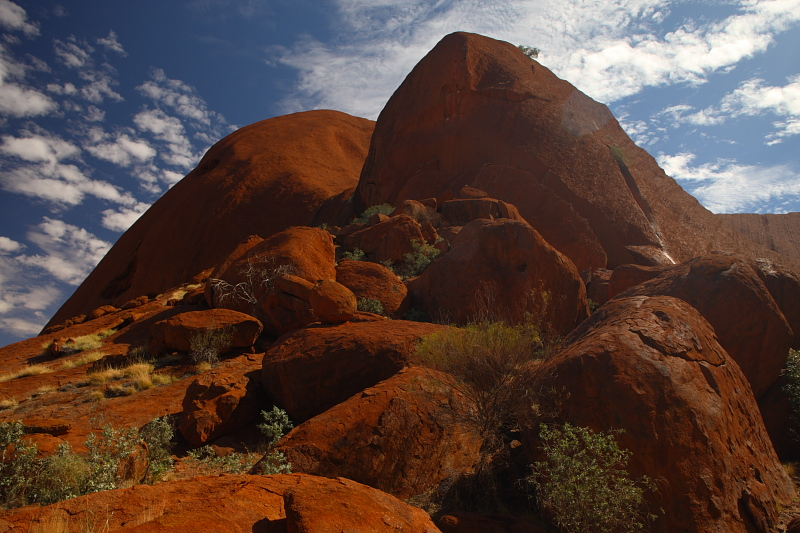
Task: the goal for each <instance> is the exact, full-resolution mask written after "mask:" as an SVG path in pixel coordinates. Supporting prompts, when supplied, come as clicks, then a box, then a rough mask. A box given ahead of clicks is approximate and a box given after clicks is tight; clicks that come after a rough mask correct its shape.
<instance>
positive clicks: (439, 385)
mask: <svg viewBox="0 0 800 533" xmlns="http://www.w3.org/2000/svg"><path fill="white" fill-rule="evenodd" d="M445 382H446V378H444V377H443V376H442V375H441V374H440V373H437V372H435V371H433V370H429V369H426V368H421V367H410V368H407V369H405V370H403V371H401V372H400V373H399V374H397V375H395V376H394V377H391V378H389V379H387V380H386V381H382V382H381V383H378V384H377V385H375V386H374V387H370V388H368V389H366V390H364V391H363V392H361V393H360V394H356V395H354V396H353V397H351V398H350V399H348V400H347V401H345V402H343V403H340V404H339V405H337V406H335V407H333V408H331V409H328V410H327V411H325V412H324V413H322V414H320V415H317V416H315V417H314V418H312V419H311V420H308V421H307V422H305V423H303V424H301V425H299V426H297V427H296V428H295V429H293V430H292V431H291V432H289V434H288V435H287V436H286V437H284V438H283V439H282V440H281V441H280V443H279V446H278V449H280V450H281V451H283V452H284V453H285V454H286V456H287V458H288V460H289V462H290V463H291V464H292V466H293V468H294V469H295V470H296V471H299V472H305V473H313V474H315V475H321V476H325V477H338V476H343V477H347V478H350V479H353V480H355V481H358V482H360V483H364V484H366V485H369V486H371V487H375V488H378V489H380V490H383V491H385V492H388V493H390V494H393V495H395V496H397V497H398V498H408V497H410V496H413V495H416V494H420V493H422V492H425V491H426V490H428V489H431V488H433V487H435V486H436V485H437V484H438V483H439V482H441V481H442V480H443V479H445V478H446V477H449V476H457V475H459V474H462V473H465V472H467V471H469V470H470V469H471V467H472V465H474V464H475V462H476V461H477V459H478V451H479V450H480V445H481V442H480V439H479V438H477V437H476V436H475V435H474V434H472V433H470V432H469V430H468V429H466V428H465V427H464V426H463V425H462V424H460V423H459V421H458V416H457V413H458V412H459V411H461V410H463V409H464V408H465V407H464V405H463V400H461V399H460V397H459V396H457V395H455V394H453V392H452V391H450V390H449V389H448V388H447V387H446V386H445V385H444V383H445Z"/></svg>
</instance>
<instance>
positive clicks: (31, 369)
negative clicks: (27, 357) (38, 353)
mask: <svg viewBox="0 0 800 533" xmlns="http://www.w3.org/2000/svg"><path fill="white" fill-rule="evenodd" d="M52 371H53V369H52V368H50V367H49V366H47V365H41V364H39V365H28V366H26V367H24V368H21V369H19V370H17V371H15V372H8V373H6V374H2V375H0V382H3V381H10V380H12V379H17V378H24V377H27V376H38V375H40V374H47V373H48V372H52Z"/></svg>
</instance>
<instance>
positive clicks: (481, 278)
mask: <svg viewBox="0 0 800 533" xmlns="http://www.w3.org/2000/svg"><path fill="white" fill-rule="evenodd" d="M452 246H453V247H452V249H451V250H450V251H449V252H448V253H446V254H445V255H443V256H442V257H440V258H439V259H437V260H436V261H434V262H433V263H431V264H430V266H428V268H427V269H426V270H425V271H424V272H423V273H422V275H420V276H419V277H418V278H416V279H414V280H411V281H410V282H409V283H408V287H409V292H410V293H411V297H412V303H411V305H412V306H413V307H414V308H416V309H422V310H424V311H427V312H428V313H429V314H431V316H433V317H434V318H439V317H441V318H444V319H446V320H452V321H454V322H455V323H461V324H464V323H467V322H470V321H473V320H476V319H483V318H491V319H503V320H507V321H510V322H521V321H523V320H525V319H526V314H528V315H529V316H530V317H532V318H533V319H534V320H537V321H540V322H541V323H543V324H544V323H546V324H548V325H549V326H550V327H551V328H552V329H553V332H554V333H556V334H559V335H563V334H566V333H568V332H570V331H571V330H572V329H573V328H574V327H575V326H576V325H577V324H578V323H580V322H581V321H582V320H583V319H584V318H586V317H587V316H588V308H587V302H586V289H585V287H584V285H583V281H582V280H581V278H580V275H579V273H578V271H577V269H576V268H575V265H573V264H572V262H571V261H570V260H569V259H567V258H566V257H565V256H564V255H562V254H561V253H560V252H558V251H557V250H555V249H554V248H553V247H552V246H550V245H549V244H547V243H546V242H545V240H544V239H543V238H542V237H541V235H539V233H538V232H537V231H536V230H534V229H533V228H531V227H530V226H529V225H528V224H527V223H525V222H520V221H516V220H508V219H500V220H486V219H480V220H474V221H472V222H470V223H469V224H467V225H466V226H464V227H463V228H462V230H461V231H460V232H459V233H458V235H457V236H456V237H455V238H454V240H453V243H452ZM437 315H438V316H437Z"/></svg>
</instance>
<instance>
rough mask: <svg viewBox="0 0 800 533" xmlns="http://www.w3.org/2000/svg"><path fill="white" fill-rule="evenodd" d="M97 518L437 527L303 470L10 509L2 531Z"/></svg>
mask: <svg viewBox="0 0 800 533" xmlns="http://www.w3.org/2000/svg"><path fill="white" fill-rule="evenodd" d="M99 521H102V527H103V531H107V532H109V533H111V532H117V531H119V532H130V533H184V532H186V531H195V530H197V529H198V527H200V528H201V529H203V530H205V531H215V532H226V533H252V532H253V531H258V532H265V533H272V532H276V533H277V532H283V531H288V532H307V533H313V532H327V531H395V530H397V531H400V530H402V531H403V532H404V533H405V532H408V533H434V532H436V531H437V529H436V527H435V526H434V525H433V523H432V522H431V520H430V518H429V517H428V515H427V514H426V513H425V512H424V511H422V510H420V509H416V508H414V507H411V506H410V505H407V504H405V503H403V502H401V501H400V500H398V499H396V498H393V497H391V496H389V495H388V494H384V493H382V492H380V491H378V490H375V489H372V488H370V487H366V486H364V485H360V484H359V483H355V482H353V481H350V480H347V479H337V480H332V479H325V478H316V477H313V476H306V475H302V474H287V475H278V476H249V475H238V476H232V475H223V476H207V477H204V476H200V477H195V478H191V479H185V480H180V481H171V482H166V483H159V484H157V485H141V486H135V487H131V488H129V489H118V490H112V491H106V492H97V493H94V494H90V495H88V496H82V497H80V498H73V499H71V500H66V501H63V502H60V503H56V504H53V505H49V506H47V507H26V508H23V509H19V510H17V511H12V512H9V513H7V514H5V515H4V516H2V517H0V531H3V532H4V533H23V532H27V531H45V530H47V531H78V530H80V528H83V527H86V524H97V523H99ZM331 528H337V529H331Z"/></svg>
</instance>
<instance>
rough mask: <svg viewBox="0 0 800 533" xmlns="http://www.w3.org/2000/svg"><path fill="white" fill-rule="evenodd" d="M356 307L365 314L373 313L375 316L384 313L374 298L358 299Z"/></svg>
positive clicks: (380, 304) (381, 306) (381, 305)
mask: <svg viewBox="0 0 800 533" xmlns="http://www.w3.org/2000/svg"><path fill="white" fill-rule="evenodd" d="M357 305H358V310H359V311H364V312H365V313H375V314H376V315H382V314H384V312H385V311H384V309H383V304H382V303H381V301H380V300H376V299H375V298H359V299H358V302H357Z"/></svg>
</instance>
